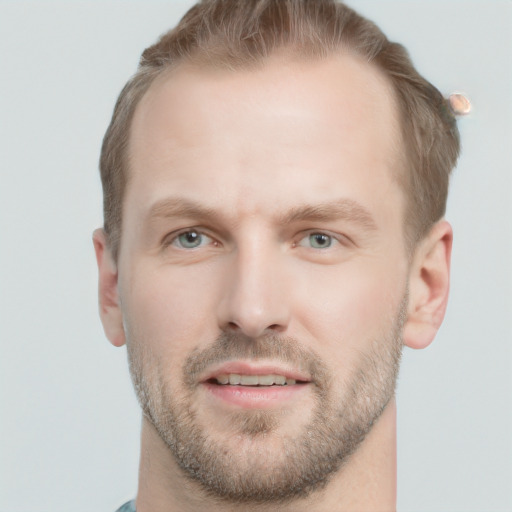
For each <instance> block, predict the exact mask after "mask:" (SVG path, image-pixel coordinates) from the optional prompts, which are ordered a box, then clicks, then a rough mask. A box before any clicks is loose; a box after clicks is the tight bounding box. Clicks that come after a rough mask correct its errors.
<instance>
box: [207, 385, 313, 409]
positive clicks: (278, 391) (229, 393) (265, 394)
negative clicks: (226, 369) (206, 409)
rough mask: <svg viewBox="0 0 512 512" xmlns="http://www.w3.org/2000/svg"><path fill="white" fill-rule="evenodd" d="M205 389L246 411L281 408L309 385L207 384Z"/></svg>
mask: <svg viewBox="0 0 512 512" xmlns="http://www.w3.org/2000/svg"><path fill="white" fill-rule="evenodd" d="M203 385H204V387H205V388H206V389H207V390H208V392H210V393H211V394H212V395H213V396H215V397H216V398H219V399H221V400H223V401H224V402H227V403H229V404H232V405H235V406H238V407H243V408H245V409H267V408H273V407H281V406H282V405H284V404H285V403H286V402H289V401H291V400H293V399H296V398H298V397H299V396H300V395H301V394H302V393H304V392H305V390H306V389H307V388H308V387H309V386H308V385H307V384H294V385H291V386H269V387H265V386H253V387H251V386H231V385H229V384H226V385H219V384H211V383H209V382H205V383H204V384H203Z"/></svg>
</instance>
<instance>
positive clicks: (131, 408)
mask: <svg viewBox="0 0 512 512" xmlns="http://www.w3.org/2000/svg"><path fill="white" fill-rule="evenodd" d="M349 3H350V5H352V6H354V7H356V8H357V9H358V10H360V11H361V12H362V13H363V14H366V15H368V16H369V17H370V18H372V19H374V20H375V21H377V22H378V23H379V24H380V25H381V27H382V28H383V29H384V31H385V32H386V33H387V34H388V36H390V38H392V39H395V40H398V41H400V42H403V43H404V44H405V45H406V46H407V47H408V48H409V50H410V51H411V54H412V56H413V59H414V60H415V62H416V64H417V67H418V68H419V69H420V71H421V72H422V73H423V74H425V75H426V76H427V77H428V78H429V79H430V80H431V81H432V82H433V83H435V84H436V85H437V86H438V87H439V88H440V89H441V91H442V92H443V93H445V94H449V93H451V92H453V91H463V92H465V93H466V94H467V95H468V96H469V97H470V99H471V100H472V102H473V105H474V113H473V114H472V115H471V116H470V117H469V118H465V119H462V120H461V121H460V130H461V133H462V140H463V146H464V152H463V156H462V158H461V160H460V164H459V167H458V169H457V170H456V172H455V175H454V178H453V181H452V191H451V198H450V201H449V207H448V219H449V220H451V222H452V224H453V227H454V230H455V246H454V251H453V275H452V294H451V301H450V305H449V308H448V313H447V317H446V320H445V323H444V326H443V327H442V329H441V332H440V333H439V335H438V337H437V339H436V341H435V342H434V344H433V345H432V346H431V347H430V348H428V349H427V350H424V351H417V352H415V351H412V350H406V353H405V356H404V363H403V368H402V373H401V377H400V380H399V391H398V403H399V426H398V439H399V444H398V504H399V510H400V511H402V512H420V511H429V512H436V511H439V512H441V511H443V512H446V511H464V512H473V511H474V512H477V511H478V512H481V511H486V512H492V511H510V510H512V433H511V432H512V428H511V427H512V418H511V416H512V414H511V410H512V378H511V373H512V372H511V368H512V349H511V346H512V320H511V318H512V271H511V263H512V251H511V239H512V232H511V219H512V206H511V205H512V178H511V177H512V165H511V164H512V159H511V156H510V155H511V149H512V101H511V97H510V94H511V92H512V71H511V68H512V36H511V33H512V2H510V1H497V0H492V1H488V0H487V1H483V0H482V1H468V0H464V1H446V0H444V1H434V0H429V1H422V2H419V1H418V2H414V1H395V0H393V1H391V0H364V1H363V0H361V1H358V0H351V1H350V2H349ZM191 4H192V2H191V1H171V0H169V1H167V2H162V1H159V2H157V1H148V0H144V1H142V0H138V1H105V0H103V1H101V2H99V1H97V2H93V1H89V2H78V1H76V2H75V1H67V2H63V1H60V2H49V1H41V0H40V1H37V2H36V1H31V2H23V1H12V2H6V1H1V0H0V64H1V65H0V173H1V182H0V315H1V318H0V343H1V349H0V350H1V351H0V379H1V380H0V414H1V418H0V511H3V512H7V511H8V512H32V511H37V512H46V511H48V512H69V511H71V510H73V511H74V512H90V511H98V512H101V511H105V512H111V511H113V510H115V509H116V507H117V506H119V505H120V504H121V503H122V502H123V500H126V499H129V498H131V497H132V496H133V495H134V494H135V492H136V486H137V463H138V450H139V439H138V435H139V428H140V414H139V410H138V406H137V404H136V401H135V398H134V395H133V392H132V389H131V383H130V380H129V375H128V371H127V365H126V357H125V349H124V348H123V349H115V348H113V347H112V346H111V345H110V344H109V343H108V342H107V341H106V340H105V338H104V336H103V332H102V329H101V326H100V322H99V319H98V315H97V307H96V268H95V261H94V256H93V250H92V244H91V232H92V230H93V229H94V228H95V227H97V226H99V225H100V224H101V189H100V182H99V178H98V173H97V161H98V155H99V149H100V144H101V139H102V136H103V133H104V131H105V129H106V126H107V123H108V121H109V118H110V115H111V112H112V108H113V105H114V101H115V98H116V97H117V94H118V93H119V91H120V89H121V87H122V85H123V84H124V82H125V81H126V80H127V78H128V77H129V75H131V73H132V72H133V71H134V70H135V67H136V64H137V61H138V56H139V54H140V52H141V51H142V49H143V48H145V47H146V46H147V45H149V44H150V43H152V42H153V41H154V40H155V39H156V37H157V36H158V35H159V34H160V33H162V32H164V31H165V30H167V29H168V28H170V27H171V26H172V25H173V24H174V23H175V22H176V21H177V20H178V18H179V17H180V16H181V15H182V14H183V13H184V12H185V10H186V7H187V6H190V5H191Z"/></svg>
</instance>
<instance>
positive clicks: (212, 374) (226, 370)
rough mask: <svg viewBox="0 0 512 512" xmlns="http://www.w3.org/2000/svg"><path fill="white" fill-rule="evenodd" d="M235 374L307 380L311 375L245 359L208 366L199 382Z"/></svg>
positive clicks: (277, 365)
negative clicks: (280, 376) (278, 376)
mask: <svg viewBox="0 0 512 512" xmlns="http://www.w3.org/2000/svg"><path fill="white" fill-rule="evenodd" d="M226 374H228V375H229V374H237V375H283V376H284V377H286V378H287V379H294V380H296V381H302V382H309V381H310V380H311V377H310V376H309V375H308V374H307V373H304V372H303V371H301V370H297V369H292V368H285V367H283V366H282V365H279V364H272V363H262V364H258V363H255V362H245V361H228V362H224V363H221V364H218V365H216V366H214V367H212V368H209V369H208V371H207V372H205V373H204V374H203V375H202V376H201V377H200V379H199V380H200V381H201V382H206V381H208V380H210V379H215V378H216V377H217V376H219V375H226Z"/></svg>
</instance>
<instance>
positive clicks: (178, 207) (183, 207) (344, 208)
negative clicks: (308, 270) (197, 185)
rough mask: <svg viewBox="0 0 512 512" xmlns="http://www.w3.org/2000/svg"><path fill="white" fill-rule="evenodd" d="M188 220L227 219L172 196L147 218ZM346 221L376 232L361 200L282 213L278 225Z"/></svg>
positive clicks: (375, 227) (298, 207)
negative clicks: (184, 218)
mask: <svg viewBox="0 0 512 512" xmlns="http://www.w3.org/2000/svg"><path fill="white" fill-rule="evenodd" d="M176 217H188V218H194V219H209V220H212V219H218V218H221V217H224V216H223V215H222V214H221V213H220V212H219V211H218V210H217V209H215V208H210V207H205V206H203V205H201V204H199V203H196V202H195V201H191V200H189V199H185V198H181V197H169V198H166V199H162V200H160V201H157V202H156V203H155V204H154V205H152V206H151V208H150V209H149V212H148V214H147V219H148V220H150V221H151V220H152V219H156V218H176ZM334 220H346V221H348V222H353V223H355V224H358V225H360V226H361V227H363V228H364V229H366V230H368V231H376V230H377V229H378V228H377V223H376V222H375V219H374V217H373V216H372V214H371V213H370V211H369V210H368V209H366V208H365V207H364V206H362V205H361V204H359V203H358V202H357V201H354V200H352V199H347V198H340V199H338V200H334V201H329V202H325V203H320V204H303V205H299V206H295V207H293V208H292V209H291V210H289V211H287V212H283V213H279V214H278V215H277V217H276V222H277V223H279V224H280V225H283V224H284V225H286V224H291V223H294V222H295V223H296V222H303V221H311V222H328V221H334Z"/></svg>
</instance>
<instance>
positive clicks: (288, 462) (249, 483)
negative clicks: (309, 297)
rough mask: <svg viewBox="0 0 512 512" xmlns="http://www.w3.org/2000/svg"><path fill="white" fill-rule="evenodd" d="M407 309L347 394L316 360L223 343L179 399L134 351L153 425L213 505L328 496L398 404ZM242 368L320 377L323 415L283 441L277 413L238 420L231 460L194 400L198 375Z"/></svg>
mask: <svg viewBox="0 0 512 512" xmlns="http://www.w3.org/2000/svg"><path fill="white" fill-rule="evenodd" d="M406 308H407V295H406V296H405V297H404V299H403V301H402V303H401V305H400V308H399V312H398V314H397V315H396V318H394V319H393V322H392V326H391V328H390V329H389V331H388V333H387V334H386V335H384V336H382V338H381V339H379V340H375V341H374V342H372V343H370V344H369V345H370V346H369V348H368V346H367V345H364V344H363V345H362V347H363V350H362V351H361V353H360V354H359V356H360V357H359V360H358V361H357V366H356V367H355V368H353V369H352V373H351V375H350V380H347V381H346V382H344V383H343V385H342V387H341V388H340V389H333V384H332V382H333V379H332V372H331V371H330V370H329V369H328V367H327V366H326V365H325V363H323V361H322V360H321V358H320V357H319V356H318V355H317V354H316V353H315V352H314V351H312V350H305V349H301V348H299V347H300V343H299V342H298V341H297V340H294V339H290V338H284V337H278V336H273V335H272V336H264V337H261V338H258V339H255V340H254V339H250V338H247V337H245V336H243V335H241V334H238V333H223V334H222V335H221V336H220V337H219V338H218V339H217V340H216V341H215V342H214V343H213V344H212V345H211V346H210V347H209V348H207V349H205V350H202V351H198V350H196V351H193V352H192V353H191V355H190V356H189V357H188V358H187V360H186V362H185V364H184V366H183V374H182V382H181V383H180V384H181V389H180V390H179V392H177V390H176V389H171V386H170V385H168V384H167V381H166V374H165V370H164V369H163V368H162V367H161V366H160V365H159V363H158V359H157V358H155V357H154V356H152V355H151V352H150V350H149V348H148V346H149V345H148V344H147V343H141V340H136V341H133V342H129V343H128V357H129V362H130V373H131V376H132V380H133V383H134V387H135V390H136V394H137V397H138V400H139V403H140V405H141V407H142V410H143V413H144V415H145V416H146V418H147V419H148V420H149V421H150V422H151V423H152V425H153V426H154V427H155V429H156V431H157V432H158V434H159V435H160V437H161V439H162V440H163V441H164V442H165V444H166V445H167V446H168V448H169V450H170V452H171V453H172V455H173V457H174V459H175V461H176V463H177V464H178V466H179V467H180V468H181V469H182V470H183V474H184V475H185V476H186V477H187V478H189V479H190V480H192V481H193V482H195V483H197V484H199V486H200V488H201V490H202V491H203V493H204V495H205V496H208V497H209V498H211V499H215V500H217V501H221V502H229V503H239V504H250V503H254V504H278V503H281V504H282V503H286V502H289V501H291V500H294V499H300V498H305V497H307V496H309V495H310V494H311V493H313V492H315V491H318V490H321V489H323V488H324V487H325V486H326V484H327V483H328V482H329V480H330V478H331V477H332V476H333V475H334V474H336V473H337V472H339V471H340V470H341V469H342V466H343V465H344V464H345V463H346V462H347V460H348V459H349V457H350V455H351V454H352V453H354V451H355V450H356V449H357V448H358V447H359V446H360V444H361V442H362V441H363V440H364V438H365V436H366V435H367V434H368V432H369V431H370V430H371V428H372V426H373V424H374V423H375V422H376V420H377V419H378V418H379V417H380V415H381V414H382V412H383V410H384V409H385V407H386V405H387V404H388V403H389V401H390V400H391V398H393V396H394V393H395V386H396V379H397V376H398V370H399V363H400V357H401V353H402V347H403V342H402V330H403V325H404V322H405V314H406ZM236 359H251V360H258V359H265V360H269V359H271V360H275V361H284V362H287V363H292V364H293V365H295V367H297V368H302V369H305V370H306V371H307V372H308V374H309V375H311V377H312V383H311V386H312V389H313V390H314V395H315V406H314V408H313V411H312V416H311V418H310V421H309V423H308V424H307V425H305V426H304V428H303V429H302V433H301V434H300V435H298V436H295V437H291V436H286V435H282V434H279V425H280V418H279V412H277V411H261V410H253V411H240V412H237V413H233V414H232V415H231V418H230V425H232V429H231V431H230V432H226V440H232V438H235V437H236V438H237V439H239V440H240V443H239V444H238V445H237V448H236V449H233V450H230V449H229V446H228V444H227V442H222V440H219V439H215V438H214V436H212V435H211V432H209V429H208V428H207V426H206V427H205V426H203V425H201V424H200V422H199V421H198V419H197V411H196V409H195V403H194V399H193V393H194V391H195V389H196V387H197V377H198V375H199V374H200V373H201V372H203V371H204V370H205V369H207V368H208V367H209V366H211V365H213V364H216V363H221V362H224V361H228V360H236ZM181 390H185V391H184V392H181ZM178 394H181V398H180V399H177V398H176V396H177V395H178ZM265 438H267V439H269V440H272V441H277V442H278V443H279V446H278V448H277V449H274V450H271V449H265ZM269 445H270V444H269Z"/></svg>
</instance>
